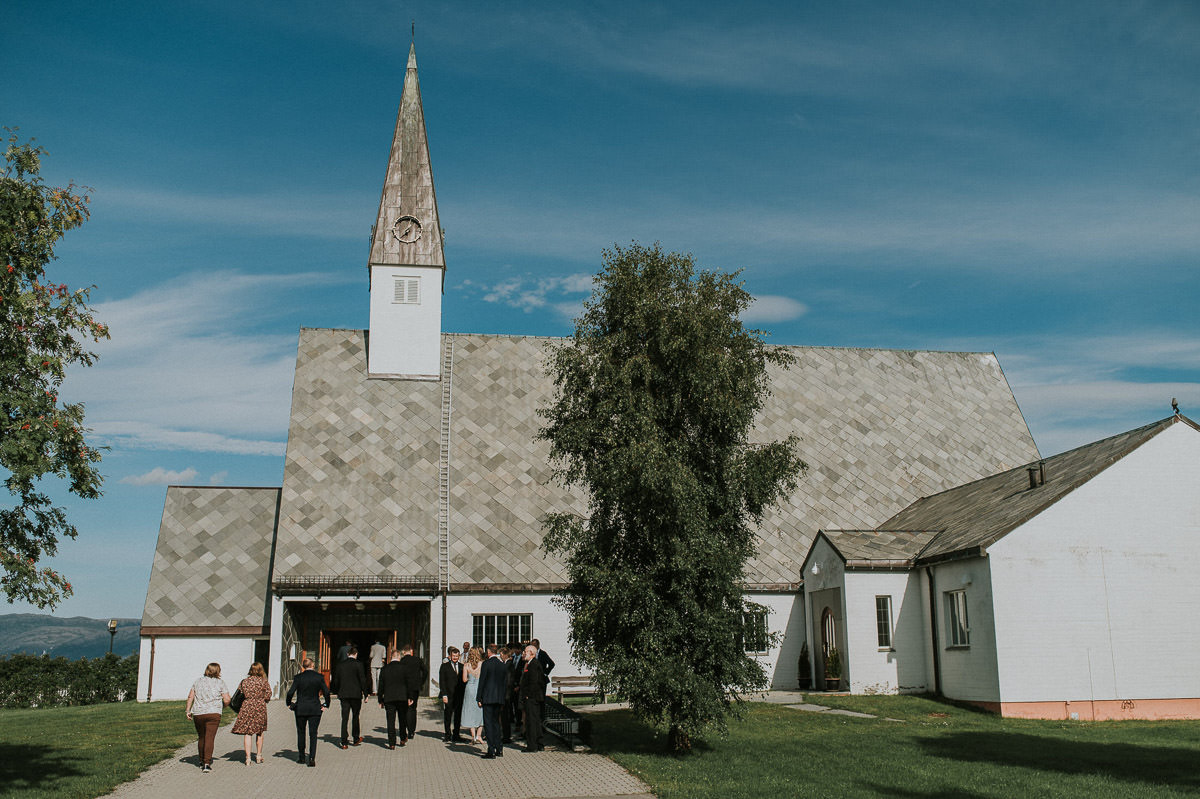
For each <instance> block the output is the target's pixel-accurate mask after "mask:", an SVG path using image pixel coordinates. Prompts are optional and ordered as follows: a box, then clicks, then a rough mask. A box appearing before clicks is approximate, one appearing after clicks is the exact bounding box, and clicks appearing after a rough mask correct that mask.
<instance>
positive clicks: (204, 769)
mask: <svg viewBox="0 0 1200 799" xmlns="http://www.w3.org/2000/svg"><path fill="white" fill-rule="evenodd" d="M210 771H212V766H210V765H208V764H207V763H205V764H204V765H202V766H201V767H200V773H201V774H207V773H209V772H210Z"/></svg>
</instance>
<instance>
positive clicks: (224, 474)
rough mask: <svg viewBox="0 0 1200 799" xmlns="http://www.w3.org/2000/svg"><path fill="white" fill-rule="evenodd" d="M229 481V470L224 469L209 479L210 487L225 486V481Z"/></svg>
mask: <svg viewBox="0 0 1200 799" xmlns="http://www.w3.org/2000/svg"><path fill="white" fill-rule="evenodd" d="M228 479H229V470H228V469H222V470H221V471H219V472H214V473H213V474H212V476H211V477H209V478H208V484H209V485H210V486H219V485H225V481H226V480H228Z"/></svg>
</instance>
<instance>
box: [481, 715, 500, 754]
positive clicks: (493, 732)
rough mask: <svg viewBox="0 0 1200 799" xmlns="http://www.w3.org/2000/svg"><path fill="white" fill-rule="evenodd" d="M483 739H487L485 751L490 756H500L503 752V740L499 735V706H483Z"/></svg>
mask: <svg viewBox="0 0 1200 799" xmlns="http://www.w3.org/2000/svg"><path fill="white" fill-rule="evenodd" d="M483 737H484V738H486V739H487V750H488V754H490V755H497V754H500V753H501V752H502V751H503V750H504V743H503V738H502V736H501V734H500V705H498V704H496V705H489V704H485V705H484V706H483Z"/></svg>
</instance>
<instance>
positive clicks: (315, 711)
mask: <svg viewBox="0 0 1200 799" xmlns="http://www.w3.org/2000/svg"><path fill="white" fill-rule="evenodd" d="M300 666H301V667H302V668H303V671H301V672H300V673H299V674H297V675H296V676H295V677H294V678H293V679H292V687H291V688H289V689H288V692H287V697H286V699H285V700H284V701H285V702H286V703H287V706H288V707H290V708H291V709H292V710H293V711H295V713H296V749H297V750H299V755H298V756H297V758H296V759H297V761H298V762H300V763H303V762H305V759H304V730H305V728H306V727H307V728H308V765H310V766H315V765H317V726H318V725H320V723H321V714H322V713H324V712H325V708H327V707H329V686H327V685H325V678H324V677H322V676H321V675H320V674H318V673H317V672H315V671H313V662H312V658H307V657H306V658H304V660H302V661H300Z"/></svg>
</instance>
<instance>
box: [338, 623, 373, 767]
mask: <svg viewBox="0 0 1200 799" xmlns="http://www.w3.org/2000/svg"><path fill="white" fill-rule="evenodd" d="M332 681H333V692H334V693H335V694H337V698H338V701H339V702H341V703H342V744H341V746H342V748H343V749H345V748H346V745H347V743H351V744H353V745H354V746H358V745H359V744H360V743H362V735H361V734H360V732H361V730H360V728H359V721H358V718H359V714H360V713H361V712H362V702H363V697H365V696H368V695H369V694H370V693H371V680H370V678H369V677H367V667H366V665H365V664H364V663H363V662H362V661H361V660H359V659H358V649H357V647H354V646H351V647H350V651H349V652H347V653H346V659H345V660H343V661H342V662H341V663H339V664H337V665H336V666H334V667H333V678H332ZM351 716H353V717H354V724H353V727H354V729H353V732H354V738H353V739H348V738H347V735H346V733H347V730H346V725H347V722H348V721H349V720H350V717H351Z"/></svg>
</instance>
